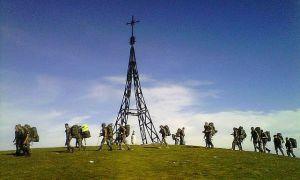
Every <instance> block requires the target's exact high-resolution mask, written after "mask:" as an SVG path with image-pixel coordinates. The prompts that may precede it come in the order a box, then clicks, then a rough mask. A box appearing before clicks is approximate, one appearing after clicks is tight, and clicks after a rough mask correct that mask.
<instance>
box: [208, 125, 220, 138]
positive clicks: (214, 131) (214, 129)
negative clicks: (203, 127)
mask: <svg viewBox="0 0 300 180" xmlns="http://www.w3.org/2000/svg"><path fill="white" fill-rule="evenodd" d="M208 125H209V126H210V127H211V130H212V136H213V135H215V134H216V133H217V132H218V131H217V130H216V128H215V126H214V123H212V122H210V123H209V124H208Z"/></svg>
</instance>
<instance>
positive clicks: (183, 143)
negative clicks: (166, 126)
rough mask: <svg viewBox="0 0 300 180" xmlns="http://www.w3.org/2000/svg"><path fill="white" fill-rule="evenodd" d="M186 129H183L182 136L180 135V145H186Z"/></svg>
mask: <svg viewBox="0 0 300 180" xmlns="http://www.w3.org/2000/svg"><path fill="white" fill-rule="evenodd" d="M184 131H185V128H184V127H183V128H182V129H181V131H180V135H179V138H180V145H185V142H184V136H185V132H184Z"/></svg>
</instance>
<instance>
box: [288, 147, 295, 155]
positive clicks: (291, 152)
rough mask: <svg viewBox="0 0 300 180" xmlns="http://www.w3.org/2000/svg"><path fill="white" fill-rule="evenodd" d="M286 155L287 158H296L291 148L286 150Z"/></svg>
mask: <svg viewBox="0 0 300 180" xmlns="http://www.w3.org/2000/svg"><path fill="white" fill-rule="evenodd" d="M286 153H287V155H288V156H289V157H291V156H293V157H296V156H295V154H294V152H293V149H292V148H291V149H286Z"/></svg>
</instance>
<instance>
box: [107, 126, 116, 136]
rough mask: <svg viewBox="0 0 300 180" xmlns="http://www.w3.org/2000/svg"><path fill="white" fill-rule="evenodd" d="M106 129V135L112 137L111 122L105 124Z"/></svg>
mask: <svg viewBox="0 0 300 180" xmlns="http://www.w3.org/2000/svg"><path fill="white" fill-rule="evenodd" d="M106 129H107V136H108V137H109V138H112V137H113V134H114V133H113V124H111V123H110V124H109V125H107V127H106Z"/></svg>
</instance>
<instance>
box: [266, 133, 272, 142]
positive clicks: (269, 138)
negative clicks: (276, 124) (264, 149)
mask: <svg viewBox="0 0 300 180" xmlns="http://www.w3.org/2000/svg"><path fill="white" fill-rule="evenodd" d="M265 134H266V136H267V138H268V141H271V135H270V131H266V132H265Z"/></svg>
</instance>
